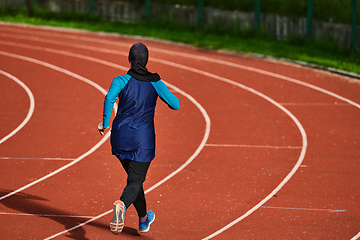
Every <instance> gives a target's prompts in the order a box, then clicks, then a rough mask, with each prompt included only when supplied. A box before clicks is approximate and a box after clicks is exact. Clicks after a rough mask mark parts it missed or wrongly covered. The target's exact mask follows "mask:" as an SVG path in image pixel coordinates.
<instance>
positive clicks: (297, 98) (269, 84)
mask: <svg viewBox="0 0 360 240" xmlns="http://www.w3.org/2000/svg"><path fill="white" fill-rule="evenodd" d="M151 44H152V45H151V46H155V45H160V43H152V42H151ZM176 48H179V49H180V48H181V47H179V46H176ZM191 50H192V49H188V48H186V49H185V50H183V51H184V52H185V51H189V52H190V51H191ZM200 52H201V54H205V55H206V57H209V56H211V55H218V54H213V53H209V52H206V51H205V52H203V51H200ZM92 55H93V54H92ZM221 57H224V56H221ZM227 57H228V55H226V56H225V57H224V58H227ZM106 58H108V56H106ZM158 58H160V57H158ZM230 58H231V59H234V62H236V61H238V62H246V63H247V64H248V65H249V66H255V65H256V64H258V63H256V62H257V61H255V60H252V59H243V58H241V59H240V60H239V59H238V58H237V57H235V56H231V57H230ZM111 59H113V57H111ZM161 59H166V58H163V57H162V56H161ZM184 59H185V58H184ZM184 59H181V60H179V62H180V61H185V60H184ZM109 60H110V57H109ZM177 60H178V59H177ZM201 60H202V59H201ZM197 64H198V65H196V63H192V64H191V66H196V68H200V69H202V70H206V69H214V70H213V71H220V70H221V71H222V72H224V75H222V76H227V75H225V74H230V73H231V72H233V71H231V68H223V67H222V68H221V69H220V70H219V68H218V67H217V65H216V64H215V63H214V65H207V64H205V67H204V66H203V65H204V64H202V63H201V61H200V60H199V62H198V63H197ZM217 64H218V63H217ZM154 66H161V64H160V65H154ZM261 67H262V68H264V69H268V70H271V71H274V72H278V73H282V72H284V69H285V67H284V66H282V65H281V66H277V64H274V63H268V62H265V63H264V62H262V63H261ZM286 68H290V69H291V71H289V69H288V70H286V73H287V75H289V76H292V77H294V76H296V75H298V76H303V77H300V79H301V80H302V81H305V82H312V81H313V82H314V83H316V84H319V86H326V88H327V89H329V90H332V89H334V92H337V93H338V94H341V95H344V96H345V97H347V98H348V99H349V100H350V99H357V97H358V95H356V93H358V88H357V84H356V83H351V84H350V85H351V87H349V86H345V85H349V83H348V82H344V80H340V81H339V78H338V77H334V76H330V75H328V74H319V73H318V72H316V74H315V76H316V77H315V78H314V77H312V76H314V72H315V71H312V70H306V69H305V70H304V69H303V68H297V67H289V66H286ZM215 69H216V70H215ZM174 73H175V75H176V74H183V75H184V72H181V71H176V72H174V70H173V71H169V73H166V72H165V76H166V79H170V78H171V77H173V76H174ZM240 73H241V74H240V76H242V77H239V79H237V80H238V81H242V82H246V84H247V85H249V86H254V87H255V89H257V90H259V89H260V90H261V91H263V92H265V93H266V94H268V95H269V96H271V97H273V98H274V99H276V100H277V101H279V102H283V103H284V105H285V104H287V103H290V104H291V103H295V104H293V107H291V108H290V107H288V105H287V108H289V109H291V111H295V112H296V114H295V115H296V116H297V117H299V116H300V117H299V119H301V122H302V123H303V122H305V123H306V125H305V129H307V128H309V129H311V130H312V131H311V133H310V135H309V137H310V139H311V143H314V142H315V143H316V142H319V141H318V140H317V139H322V138H323V137H325V139H327V137H329V136H328V135H326V134H320V135H321V138H319V137H317V138H315V136H316V135H318V134H319V132H317V131H316V130H318V129H317V126H323V129H324V131H326V130H327V129H328V128H329V126H327V125H324V123H323V122H322V121H316V119H317V118H319V116H321V115H322V114H317V115H316V116H314V118H315V119H314V118H311V119H308V117H309V116H311V113H312V112H313V111H314V107H313V106H312V107H307V109H306V110H305V109H304V106H306V105H304V104H303V103H304V101H305V103H308V104H313V103H323V102H325V103H329V104H331V103H334V101H333V100H331V98H327V97H325V98H324V97H321V96H319V95H318V94H314V92H313V91H308V90H305V88H299V87H294V86H293V84H284V83H283V81H274V79H273V77H271V78H267V77H261V78H259V77H258V75H257V74H254V75H251V74H250V75H249V74H245V73H244V72H242V71H241V72H240ZM244 74H245V75H244ZM244 76H246V77H244ZM184 78H185V79H184ZM175 81H176V80H175ZM177 81H178V82H180V84H182V83H183V82H186V84H183V85H187V86H191V87H193V83H194V82H196V81H200V82H201V83H202V84H199V85H198V89H199V90H197V91H194V89H191V87H187V88H188V89H189V90H190V91H192V92H194V93H195V94H196V96H200V95H201V91H205V90H206V92H208V90H209V88H210V87H209V86H205V85H206V84H207V83H208V81H204V80H202V79H199V78H197V77H194V76H193V75H191V74H190V76H189V75H187V74H186V75H184V77H183V78H182V79H181V80H180V81H179V80H177ZM334 82H335V83H337V84H336V85H335V87H333V86H332V84H331V83H334ZM220 85H221V84H220ZM344 86H345V87H344ZM216 87H217V89H216V90H220V91H224V93H223V94H222V95H221V96H224V97H223V98H224V99H227V97H228V95H229V89H226V88H225V89H226V90H225V89H223V88H222V87H221V86H219V85H216ZM200 89H201V90H200ZM230 90H231V89H230ZM289 90H290V91H289ZM210 92H211V91H210ZM213 92H214V93H213V94H210V95H211V96H216V94H217V91H213ZM226 93H227V94H226ZM304 96H306V97H304ZM202 98H203V99H204V102H208V103H209V104H204V106H206V109H210V107H211V108H212V109H214V106H213V105H214V104H213V101H212V100H211V97H207V96H206V97H202ZM218 99H221V98H220V97H219V98H218ZM218 99H217V100H218ZM329 100H330V101H329ZM222 101H223V99H222ZM236 101H237V102H238V103H244V100H243V99H242V98H241V97H238V98H237V99H236ZM246 101H248V97H247V96H246ZM351 101H352V100H351ZM230 102H231V101H230ZM250 102H251V103H252V105H250V106H248V107H249V108H250V109H252V108H254V106H257V105H256V104H258V102H257V101H250ZM352 102H354V101H352ZM254 103H256V104H254ZM297 103H298V104H301V106H302V109H301V110H299V108H298V107H295V106H296V104H297ZM226 104H229V102H226ZM222 105H224V104H222ZM234 105H236V104H233V106H232V107H233V108H232V109H234ZM260 105H261V104H260ZM260 105H259V106H260ZM334 105H335V104H334ZM241 106H242V107H244V106H243V105H241ZM298 106H299V105H298ZM334 107H335V108H330V109H329V110H330V111H323V112H322V113H323V114H330V115H331V114H333V111H334V110H335V109H339V106H334ZM215 108H216V107H215ZM221 108H223V107H222V106H221V104H218V109H219V110H218V111H214V110H211V111H209V114H210V116H217V117H219V116H221V115H222V114H221V111H220V110H221ZM323 108H324V107H321V108H316V111H319V109H323ZM342 108H343V107H340V109H342ZM236 109H239V107H237V108H236ZM229 111H231V108H230V107H229ZM336 111H338V114H345V115H346V116H351V117H350V119H349V120H347V121H348V122H347V123H349V124H350V125H349V129H351V128H353V129H354V128H355V129H356V128H357V126H356V125H355V126H354V125H353V123H352V122H353V121H352V120H351V119H357V115H356V114H353V110H351V109H350V111H349V112H346V111H345V112H341V111H340V110H336ZM269 112H271V111H269ZM251 114H253V112H251ZM224 118H225V117H224ZM229 118H234V119H239V114H237V116H235V115H234V117H231V116H230V117H229ZM243 119H245V118H242V120H243ZM251 119H257V115H256V114H255V115H254V116H253V118H251ZM281 120H282V121H283V120H284V119H282V118H281ZM349 121H350V122H349ZM223 122H224V121H221V120H214V121H213V126H215V128H216V129H218V130H219V131H213V132H212V135H211V136H210V139H209V141H212V142H214V143H218V142H219V140H221V139H219V138H218V137H219V136H222V135H223V133H224V132H225V133H229V132H231V130H233V129H231V128H229V127H228V130H227V131H224V129H226V128H225V127H220V126H221V125H224V124H223ZM234 122H236V121H235V120H234ZM274 122H276V121H274ZM337 122H338V120H336V121H334V126H336V127H337V124H338V123H337ZM246 123H247V124H250V126H251V124H253V123H252V121H251V120H250V121H247V122H246ZM268 123H272V121H268ZM230 125H231V124H230ZM253 125H256V124H253ZM263 125H264V126H265V125H266V124H263ZM279 125H280V124H279ZM275 127H276V125H275ZM251 129H256V128H255V127H251ZM263 129H267V128H263ZM275 129H276V130H277V131H278V132H279V128H275ZM289 129H290V130H291V129H293V126H292V127H290V128H289ZM335 129H336V128H335ZM221 130H222V131H221ZM246 131H249V130H246ZM288 131H289V130H284V131H281V132H283V133H285V134H282V136H288ZM232 132H235V131H232ZM275 132H276V131H275ZM213 133H214V134H213ZM286 133H287V134H286ZM320 133H321V132H320ZM348 134H350V135H351V133H347V134H346V135H348ZM250 135H251V136H249V134H246V136H247V137H250V138H253V143H258V145H261V144H260V143H259V142H258V140H261V141H263V142H261V143H267V144H268V143H269V142H273V141H274V139H273V138H262V137H259V136H264V135H265V134H261V131H259V133H258V134H250ZM253 135H255V137H254V136H253ZM213 136H214V138H212V137H213ZM215 136H216V137H215ZM230 136H231V138H222V139H224V140H225V139H226V140H228V139H232V138H233V137H235V139H236V134H231V135H230ZM352 136H353V138H354V139H358V137H357V136H356V135H354V134H353V133H352ZM330 137H331V139H333V138H334V137H336V134H335V136H334V134H333V135H330ZM237 138H238V139H239V137H237ZM290 139H292V140H291V141H292V142H293V143H298V138H296V137H294V138H290ZM213 140H214V141H213ZM247 140H248V139H247V138H244V142H243V143H248V142H247ZM275 140H276V141H278V140H277V138H276V139H275ZM287 140H288V139H286V140H281V141H280V142H283V143H285V144H284V145H286V143H287ZM313 140H315V141H313ZM327 140H328V139H327ZM329 141H330V139H329ZM323 142H328V141H323ZM275 145H276V144H275ZM287 145H290V144H287ZM324 145H326V144H325V143H324ZM355 146H356V145H355ZM349 147H350V150H351V152H352V153H351V155H354V156H358V155H357V154H358V153H357V152H356V151H354V149H352V147H353V145H350V146H349ZM309 149H310V148H309ZM311 150H312V151H314V152H313V153H314V154H316V153H317V152H318V151H319V150H318V149H316V145H314V148H312V149H311ZM339 150H340V151H341V149H340V148H339ZM218 152H219V150H216V151H213V152H211V153H212V154H214V155H212V154H208V153H206V154H207V155H208V156H216V155H215V154H217V153H218ZM335 152H336V153H338V151H335ZM234 153H235V154H233V155H232V156H235V157H236V158H237V157H238V156H239V153H238V152H234ZM248 153H249V155H251V156H252V155H253V154H254V153H253V152H252V151H249V152H248ZM204 154H205V152H204ZM227 154H228V153H227ZM270 155H271V156H273V155H274V153H270ZM274 156H275V155H274ZM245 157H246V156H245ZM264 157H265V158H266V156H264ZM264 157H262V158H263V159H264ZM219 158H224V155H219ZM206 160H207V159H204V162H206ZM230 160H231V159H230ZM310 160H311V159H310ZM336 162H338V161H334V164H335V165H332V166H330V167H331V168H334V166H335V168H336ZM318 164H319V165H316V166H321V163H318ZM307 166H309V164H308V165H307ZM314 166H315V165H313V166H312V167H314ZM352 166H354V167H356V165H352ZM194 170H195V169H194ZM314 170H318V169H316V168H315V169H314ZM221 172H226V169H224V170H222V171H221ZM314 172H315V171H314ZM314 172H311V174H309V176H310V177H309V179H313V178H314V177H313V176H314ZM252 173H253V174H254V175H255V172H252ZM188 175H189V173H188ZM198 175H199V174H197V177H198ZM216 175H218V174H215V173H214V177H215V176H216ZM249 175H250V176H251V174H248V176H247V178H249V179H251V177H250V176H249ZM187 177H189V176H187ZM245 178H246V177H245ZM350 179H353V178H351V177H350ZM183 180H186V178H184V179H183ZM194 181H196V180H194ZM297 183H298V182H297ZM308 184H309V183H308ZM308 184H307V186H305V187H308ZM202 186H204V185H202ZM295 186H296V187H295V188H296V189H298V184H295ZM300 186H304V185H301V184H300ZM317 188H318V187H317ZM198 190H199V189H198ZM304 190H306V189H298V191H299V192H302V191H303V192H306V191H304ZM324 191H325V192H326V189H325V190H324ZM184 193H185V194H186V191H185V192H184ZM194 194H196V191H194ZM291 194H294V195H295V196H296V193H293V192H291ZM312 194H313V195H314V192H312ZM315 195H316V194H315ZM319 195H320V194H319ZM314 198H315V197H314ZM355 198H356V196H355ZM296 199H297V198H296V197H294V199H293V201H292V203H296ZM199 200H202V199H201V198H200V199H199ZM208 204H209V203H208ZM232 204H234V202H232ZM355 206H356V205H355ZM170 209H171V208H170ZM208 209H210V207H209V208H208ZM205 211H206V210H205ZM195 214H196V213H194V214H193V215H195ZM259 214H260V215H261V214H263V213H259ZM279 214H284V213H279ZM288 215H289V212H287V213H285V216H288ZM277 216H278V219H283V218H281V216H279V215H277ZM260 219H264V221H265V222H264V224H262V226H264V225H266V224H268V220H266V218H261V217H260ZM298 219H299V218H298ZM300 219H301V218H300ZM194 220H196V219H194ZM275 220H276V219H275ZM256 221H257V222H258V221H259V218H258V217H257V218H256ZM224 222H225V221H224ZM271 222H272V223H275V222H276V221H271ZM306 222H310V223H312V222H314V219H308V220H307V219H305V221H304V219H301V221H300V223H301V224H300V226H304V227H305V228H307V226H305V224H304V223H306ZM330 222H331V221H330ZM243 224H244V223H242V226H243ZM330 224H334V222H331V223H330ZM255 225H257V224H255ZM343 226H344V225H339V229H341V228H343ZM304 227H303V228H304ZM303 228H301V227H299V228H298V229H300V230H299V231H301V229H303ZM185 229H186V228H185ZM187 229H188V228H187ZM250 229H251V228H250ZM317 230H318V229H315V231H317ZM235 231H239V229H237V230H235ZM264 232H266V231H264ZM349 232H354V234H356V232H357V231H354V230H349ZM237 233H239V232H237ZM255 234H259V231H256V233H255ZM289 234H291V231H289ZM323 234H324V233H323ZM252 236H254V235H252ZM255 236H256V235H255ZM220 237H224V235H220Z"/></svg>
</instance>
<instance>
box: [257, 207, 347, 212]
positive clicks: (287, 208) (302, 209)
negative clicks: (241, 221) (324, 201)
mask: <svg viewBox="0 0 360 240" xmlns="http://www.w3.org/2000/svg"><path fill="white" fill-rule="evenodd" d="M261 208H270V209H280V210H300V211H324V212H331V213H339V212H346V210H336V209H321V208H318V209H316V208H292V207H270V206H262V207H261Z"/></svg>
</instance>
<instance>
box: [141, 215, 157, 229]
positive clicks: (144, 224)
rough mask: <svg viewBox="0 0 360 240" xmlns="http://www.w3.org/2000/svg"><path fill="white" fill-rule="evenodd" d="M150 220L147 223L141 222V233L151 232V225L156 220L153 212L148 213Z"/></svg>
mask: <svg viewBox="0 0 360 240" xmlns="http://www.w3.org/2000/svg"><path fill="white" fill-rule="evenodd" d="M147 217H148V219H147V220H146V221H143V222H142V221H139V232H148V231H149V230H150V224H152V223H153V222H154V220H155V214H154V212H153V211H151V210H149V211H148V212H147Z"/></svg>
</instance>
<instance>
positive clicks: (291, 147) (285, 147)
mask: <svg viewBox="0 0 360 240" xmlns="http://www.w3.org/2000/svg"><path fill="white" fill-rule="evenodd" d="M205 146H206V147H244V148H275V149H301V148H302V147H296V146H295V147H293V146H269V145H242V144H210V143H207V144H206V145H205Z"/></svg>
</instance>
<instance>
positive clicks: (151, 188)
mask: <svg viewBox="0 0 360 240" xmlns="http://www.w3.org/2000/svg"><path fill="white" fill-rule="evenodd" d="M164 82H165V81H164ZM166 84H167V85H168V86H169V87H171V88H173V89H175V90H176V91H177V92H178V93H180V94H181V95H183V96H185V97H186V98H188V99H189V100H190V101H191V102H192V103H193V104H194V105H195V106H196V107H197V108H198V109H199V110H200V112H201V114H202V115H203V117H204V119H205V122H206V126H205V134H204V137H203V139H202V141H201V143H200V145H199V147H198V148H197V149H196V151H195V152H194V153H193V155H191V157H190V158H189V159H188V160H187V161H186V162H185V163H184V164H183V165H181V166H180V167H179V168H178V169H176V170H175V171H174V172H172V173H170V174H169V175H168V176H166V177H165V178H164V179H162V180H161V181H159V182H158V183H156V184H154V185H153V186H151V187H150V188H148V189H147V190H146V191H145V194H148V193H149V192H151V191H152V190H154V189H155V188H157V187H159V186H160V185H161V184H163V183H165V182H166V181H168V180H169V179H171V178H172V177H174V176H175V175H176V174H178V173H179V172H180V171H182V170H183V169H184V168H186V167H187V166H188V165H189V164H190V163H191V162H192V161H193V160H194V159H195V158H196V157H197V156H198V155H199V154H200V152H201V151H202V149H203V148H204V147H205V144H206V142H207V140H208V138H209V135H210V125H211V123H210V117H209V115H208V114H207V112H206V110H205V109H204V108H203V107H202V106H201V104H200V103H198V102H197V101H196V100H195V99H194V98H193V97H192V96H191V95H189V94H187V93H186V92H184V91H182V90H180V89H179V88H177V87H175V86H174V85H172V84H170V83H167V82H166ZM112 211H113V210H112V209H111V210H109V211H107V212H104V213H101V214H99V215H98V216H96V217H94V218H92V219H90V220H88V221H86V222H83V223H81V224H79V225H76V226H74V227H72V228H70V229H67V230H65V231H62V232H59V233H57V234H54V235H52V236H50V237H47V238H45V239H44V240H48V239H53V238H55V237H58V236H60V235H62V234H65V233H67V232H70V231H72V230H74V229H77V228H79V227H82V226H84V225H86V224H88V223H91V222H93V221H95V220H97V219H99V218H101V217H103V216H105V215H107V214H110V213H112Z"/></svg>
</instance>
